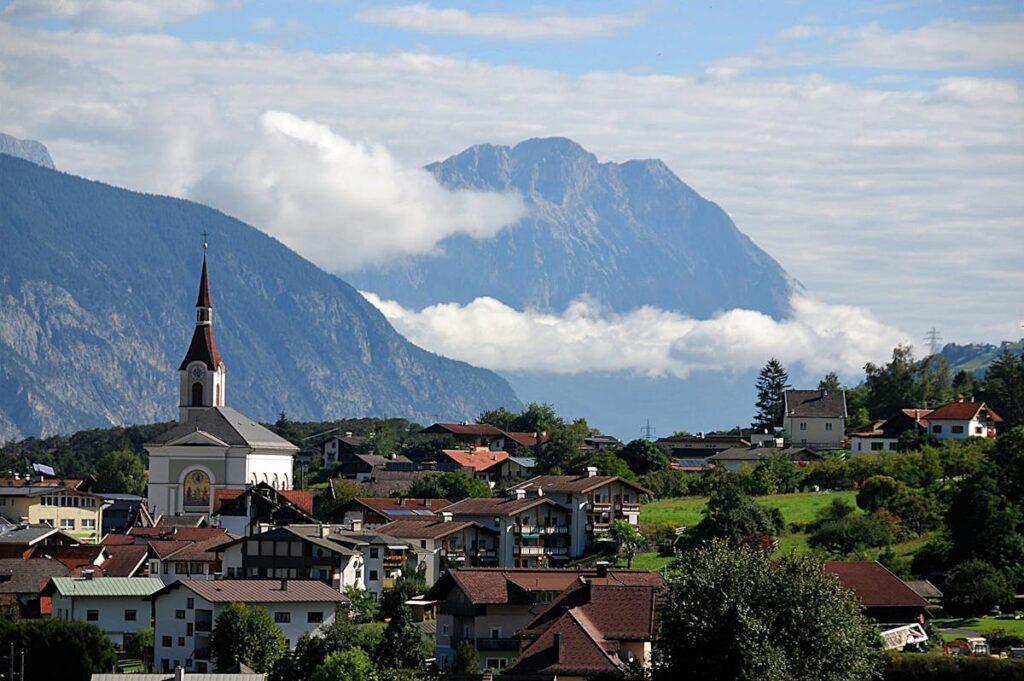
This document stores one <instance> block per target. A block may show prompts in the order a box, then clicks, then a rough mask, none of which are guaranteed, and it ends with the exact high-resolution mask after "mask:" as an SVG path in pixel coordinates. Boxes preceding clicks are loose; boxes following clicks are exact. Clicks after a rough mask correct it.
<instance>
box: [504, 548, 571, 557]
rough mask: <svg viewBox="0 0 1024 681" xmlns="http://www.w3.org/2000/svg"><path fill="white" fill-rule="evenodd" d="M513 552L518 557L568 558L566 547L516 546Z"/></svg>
mask: <svg viewBox="0 0 1024 681" xmlns="http://www.w3.org/2000/svg"><path fill="white" fill-rule="evenodd" d="M512 552H513V553H514V554H515V555H517V556H568V555H569V549H567V548H565V547H564V546H516V547H513V549H512Z"/></svg>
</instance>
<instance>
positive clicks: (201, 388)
mask: <svg viewBox="0 0 1024 681" xmlns="http://www.w3.org/2000/svg"><path fill="white" fill-rule="evenodd" d="M204 246H205V245H204ZM178 382H179V390H178V394H179V397H178V424H177V425H175V426H174V427H172V428H171V429H170V430H168V431H166V432H164V433H162V434H161V435H159V436H157V437H156V438H154V439H153V440H152V441H151V442H148V443H146V445H145V447H146V451H147V452H149V487H148V506H149V510H150V512H151V513H152V514H153V515H154V516H156V515H175V514H198V513H206V514H209V513H211V512H212V511H213V504H214V497H215V493H216V490H218V489H240V490H244V489H247V488H248V487H249V486H252V485H256V484H258V483H261V482H263V483H267V484H268V485H271V486H272V487H274V488H275V489H281V490H290V489H291V488H292V464H293V460H294V456H295V453H296V452H298V447H296V446H295V445H293V444H292V443H290V442H288V441H287V440H285V439H284V438H281V437H279V436H278V435H276V434H274V433H273V432H271V431H270V430H268V429H267V428H264V427H263V426H261V425H260V424H259V423H257V422H256V421H255V420H254V419H251V418H249V417H248V416H246V415H245V414H242V413H240V412H238V411H236V410H234V409H232V408H231V407H228V406H227V405H226V395H227V368H226V366H225V365H224V361H223V360H222V359H221V356H220V351H219V350H218V349H217V342H216V340H215V339H214V336H213V303H212V299H211V297H210V283H209V274H208V272H207V264H206V254H205V252H204V254H203V270H202V274H201V275H200V280H199V297H198V299H197V300H196V326H195V330H194V331H193V333H192V342H191V343H190V344H189V347H188V351H187V352H186V353H185V358H184V359H183V360H182V362H181V365H180V366H179V367H178Z"/></svg>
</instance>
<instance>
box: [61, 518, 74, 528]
mask: <svg viewBox="0 0 1024 681" xmlns="http://www.w3.org/2000/svg"><path fill="white" fill-rule="evenodd" d="M60 529H62V530H73V529H75V519H74V518H61V519H60Z"/></svg>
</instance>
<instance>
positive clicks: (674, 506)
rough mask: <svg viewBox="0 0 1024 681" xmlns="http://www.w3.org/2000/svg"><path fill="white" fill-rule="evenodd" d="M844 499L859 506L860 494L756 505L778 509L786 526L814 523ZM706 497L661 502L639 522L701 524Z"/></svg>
mask: <svg viewBox="0 0 1024 681" xmlns="http://www.w3.org/2000/svg"><path fill="white" fill-rule="evenodd" d="M837 498H838V499H844V500H846V501H848V502H849V503H851V504H854V505H856V502H857V492H855V491H853V490H847V491H844V492H801V493H797V494H775V495H772V496H767V497H757V503H759V504H761V505H763V506H767V507H768V508H778V509H779V510H780V511H782V517H783V518H784V519H785V521H786V522H787V523H806V522H809V521H811V520H814V516H815V514H816V513H817V512H818V511H819V510H820V509H822V508H825V507H826V506H828V505H829V504H831V503H832V500H833V499H837ZM707 502H708V499H707V497H683V498H681V499H662V500H660V501H655V502H652V503H650V504H644V505H643V506H641V507H640V523H641V524H645V523H663V522H671V523H674V524H676V525H678V526H680V527H681V526H693V525H696V524H697V523H699V522H700V519H701V517H702V516H703V513H704V507H705V506H706V505H707Z"/></svg>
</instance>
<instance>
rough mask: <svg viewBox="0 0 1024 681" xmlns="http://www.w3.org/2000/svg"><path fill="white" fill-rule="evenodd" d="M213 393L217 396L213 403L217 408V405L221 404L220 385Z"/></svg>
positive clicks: (214, 387)
mask: <svg viewBox="0 0 1024 681" xmlns="http://www.w3.org/2000/svg"><path fill="white" fill-rule="evenodd" d="M213 391H214V392H213V394H214V395H215V396H216V399H215V400H214V401H213V406H215V407H216V406H217V405H219V404H220V383H218V384H217V385H215V386H213Z"/></svg>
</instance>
